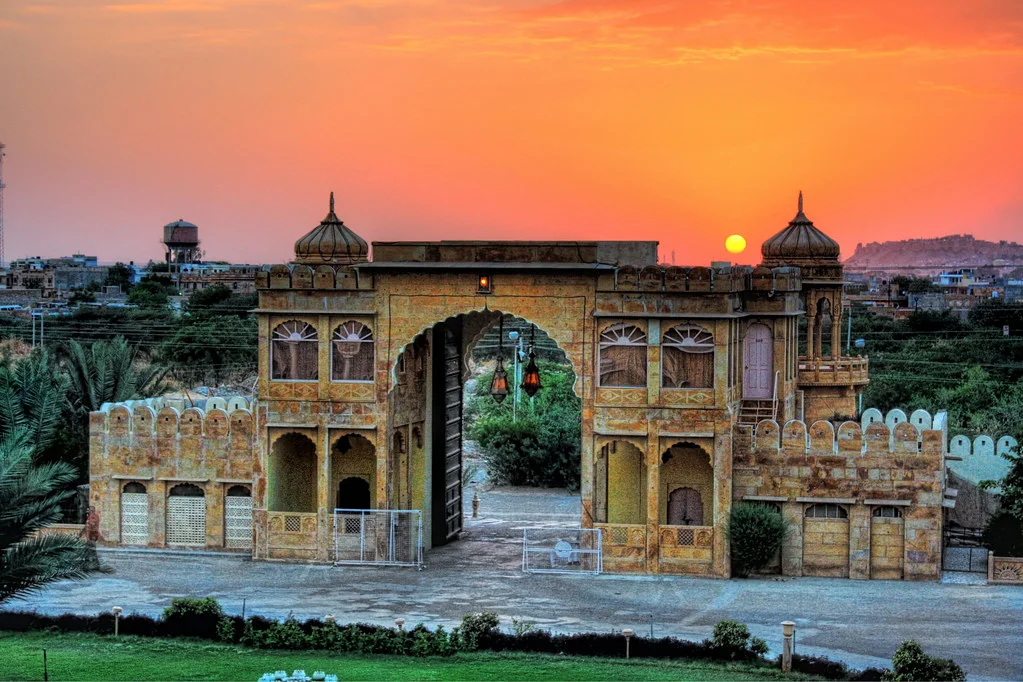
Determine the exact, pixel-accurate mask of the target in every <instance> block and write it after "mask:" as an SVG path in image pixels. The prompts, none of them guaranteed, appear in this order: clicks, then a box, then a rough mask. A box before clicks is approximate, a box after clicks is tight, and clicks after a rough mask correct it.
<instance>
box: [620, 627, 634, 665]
mask: <svg viewBox="0 0 1023 682" xmlns="http://www.w3.org/2000/svg"><path fill="white" fill-rule="evenodd" d="M622 634H623V635H625V658H628V657H629V640H630V639H632V630H630V629H629V628H625V629H624V630H622Z"/></svg>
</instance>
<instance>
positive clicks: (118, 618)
mask: <svg viewBox="0 0 1023 682" xmlns="http://www.w3.org/2000/svg"><path fill="white" fill-rule="evenodd" d="M110 610H111V611H113V613H114V637H117V635H118V629H119V627H118V626H119V625H120V621H121V612H122V611H124V609H122V608H121V607H120V606H115V607H114V608H112V609H110Z"/></svg>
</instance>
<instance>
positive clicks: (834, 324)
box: [831, 297, 842, 360]
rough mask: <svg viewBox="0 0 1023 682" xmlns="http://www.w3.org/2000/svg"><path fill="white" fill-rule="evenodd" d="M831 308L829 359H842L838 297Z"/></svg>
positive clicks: (839, 302) (840, 303)
mask: <svg viewBox="0 0 1023 682" xmlns="http://www.w3.org/2000/svg"><path fill="white" fill-rule="evenodd" d="M836 298H838V300H836V301H835V302H834V305H832V306H831V357H832V358H833V359H835V360H837V359H839V358H840V357H842V301H841V299H840V297H836Z"/></svg>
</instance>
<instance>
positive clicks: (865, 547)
mask: <svg viewBox="0 0 1023 682" xmlns="http://www.w3.org/2000/svg"><path fill="white" fill-rule="evenodd" d="M849 577H850V578H853V579H855V580H867V579H868V578H870V507H868V506H867V505H865V504H853V505H849Z"/></svg>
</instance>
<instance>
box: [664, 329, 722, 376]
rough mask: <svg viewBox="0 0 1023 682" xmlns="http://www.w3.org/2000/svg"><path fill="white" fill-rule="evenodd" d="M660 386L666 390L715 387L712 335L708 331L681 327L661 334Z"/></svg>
mask: <svg viewBox="0 0 1023 682" xmlns="http://www.w3.org/2000/svg"><path fill="white" fill-rule="evenodd" d="M661 385H662V386H664V387H665V388H712V387H713V386H714V336H713V335H712V334H711V333H710V332H709V331H707V330H706V329H704V328H703V327H698V326H696V325H689V324H681V325H679V326H677V327H672V328H671V329H669V330H668V331H666V332H665V333H664V338H663V339H662V341H661Z"/></svg>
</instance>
